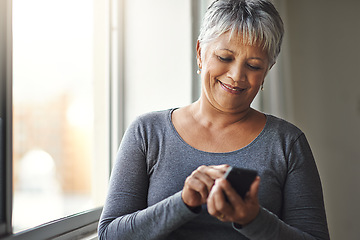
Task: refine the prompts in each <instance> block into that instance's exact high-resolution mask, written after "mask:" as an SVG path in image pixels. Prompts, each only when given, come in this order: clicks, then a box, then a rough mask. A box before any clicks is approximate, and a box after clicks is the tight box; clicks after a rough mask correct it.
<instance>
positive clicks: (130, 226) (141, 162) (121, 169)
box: [98, 124, 197, 239]
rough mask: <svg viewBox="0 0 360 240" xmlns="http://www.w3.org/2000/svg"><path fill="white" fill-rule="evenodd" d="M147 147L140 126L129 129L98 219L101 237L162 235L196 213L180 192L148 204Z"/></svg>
mask: <svg viewBox="0 0 360 240" xmlns="http://www.w3.org/2000/svg"><path fill="white" fill-rule="evenodd" d="M147 168H148V166H147V164H146V147H145V144H144V139H143V137H142V134H141V130H140V127H139V126H138V125H137V124H133V125H132V126H131V127H129V129H128V130H127V132H126V134H125V136H124V138H123V140H122V143H121V146H120V149H119V152H118V155H117V159H116V162H115V164H114V168H113V170H112V174H111V178H110V184H109V190H108V195H107V199H106V202H105V204H104V209H103V212H102V215H101V218H100V222H99V230H98V231H99V239H120V238H121V239H161V238H162V237H164V236H166V235H167V234H168V233H169V232H171V231H173V230H174V229H176V228H178V227H179V226H180V225H182V224H183V223H185V222H186V221H188V220H190V219H192V218H193V217H195V216H197V215H196V214H194V213H193V212H192V211H190V210H189V209H188V208H187V207H186V205H185V204H184V203H183V201H182V199H181V193H180V192H178V193H176V194H174V195H173V196H170V197H168V198H166V199H164V200H163V201H161V202H159V203H157V204H155V205H153V206H150V207H149V206H147V195H148V184H149V179H148V173H147Z"/></svg>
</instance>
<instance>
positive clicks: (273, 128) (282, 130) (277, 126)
mask: <svg viewBox="0 0 360 240" xmlns="http://www.w3.org/2000/svg"><path fill="white" fill-rule="evenodd" d="M266 118H267V122H266V125H267V130H268V131H269V132H271V133H276V134H286V135H292V136H294V137H299V136H300V135H302V134H304V133H303V132H302V131H301V130H300V129H299V128H298V127H297V126H295V125H294V124H292V123H290V122H288V121H286V120H284V119H282V118H279V117H275V116H273V115H270V114H267V115H266Z"/></svg>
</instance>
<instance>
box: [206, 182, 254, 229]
mask: <svg viewBox="0 0 360 240" xmlns="http://www.w3.org/2000/svg"><path fill="white" fill-rule="evenodd" d="M259 185H260V177H257V178H256V179H255V181H254V182H253V183H252V184H251V186H250V190H249V192H248V193H247V194H246V196H245V198H244V199H242V198H241V197H240V196H239V195H238V194H237V192H236V191H235V190H234V189H233V188H232V186H231V185H230V183H229V182H228V181H227V180H226V179H224V178H219V179H217V180H216V181H215V185H214V186H213V188H212V190H211V192H210V195H209V197H208V199H207V208H208V212H209V213H210V214H211V215H212V216H214V217H216V218H218V219H219V220H220V221H223V222H234V223H238V224H240V225H243V226H244V225H246V224H248V223H250V222H251V221H253V220H254V219H255V218H256V216H257V215H258V213H259V210H260V205H259V200H258V190H259ZM225 194H226V196H227V198H228V201H226V200H225Z"/></svg>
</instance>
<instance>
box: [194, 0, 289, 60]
mask: <svg viewBox="0 0 360 240" xmlns="http://www.w3.org/2000/svg"><path fill="white" fill-rule="evenodd" d="M228 31H230V37H231V36H232V35H233V34H234V33H236V32H237V33H238V34H239V35H240V36H241V37H242V38H243V39H244V40H246V41H247V43H248V44H250V45H254V44H260V45H262V46H263V48H264V50H266V51H267V53H268V57H269V61H270V65H272V64H274V63H275V61H276V58H277V56H278V55H279V53H280V47H281V43H282V38H283V35H284V26H283V22H282V20H281V17H280V15H279V13H278V11H277V10H276V8H275V7H274V5H273V4H272V3H271V2H270V1H269V0H216V1H214V2H213V3H212V4H211V5H210V6H209V8H208V10H207V12H206V13H205V16H204V19H203V23H202V26H201V30H200V35H199V37H198V40H199V43H200V46H201V47H202V49H203V50H205V48H206V45H207V44H208V43H210V42H211V41H213V40H215V39H216V38H218V37H219V36H220V35H222V34H223V33H225V32H228Z"/></svg>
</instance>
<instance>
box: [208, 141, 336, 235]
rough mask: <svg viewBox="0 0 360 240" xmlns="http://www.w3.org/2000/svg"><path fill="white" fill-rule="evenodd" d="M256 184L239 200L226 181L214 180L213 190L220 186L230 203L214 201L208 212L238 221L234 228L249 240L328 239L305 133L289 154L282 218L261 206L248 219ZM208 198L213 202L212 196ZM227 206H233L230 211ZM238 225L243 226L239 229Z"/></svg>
mask: <svg viewBox="0 0 360 240" xmlns="http://www.w3.org/2000/svg"><path fill="white" fill-rule="evenodd" d="M256 184H258V183H256V182H254V183H253V185H252V187H251V190H250V192H249V194H248V195H247V197H246V198H245V199H244V200H242V199H241V198H240V196H238V195H237V194H236V193H235V191H234V190H233V189H232V188H231V186H230V185H229V184H228V183H227V182H226V181H223V180H219V181H217V182H216V183H215V186H214V188H213V190H214V191H215V190H216V189H219V193H220V191H221V193H222V192H226V194H227V195H228V197H229V200H230V202H231V205H229V204H228V206H226V205H221V204H215V201H214V204H213V206H216V205H218V206H220V207H218V208H217V210H216V209H215V210H214V209H213V210H209V212H210V211H212V212H213V215H215V216H219V214H220V213H221V212H222V213H224V215H225V220H226V221H232V222H238V223H239V224H236V223H234V228H235V230H237V231H239V232H240V233H242V234H243V235H245V236H246V237H247V238H249V239H252V240H257V239H279V240H287V239H292V240H297V239H302V240H304V239H307V240H315V239H322V240H326V239H329V234H328V229H327V223H326V216H325V210H324V203H323V196H322V188H321V182H320V178H319V174H318V171H317V168H316V165H315V161H314V159H313V156H312V153H311V150H310V147H309V145H308V143H307V140H306V138H305V136H304V135H301V136H300V137H299V138H298V139H297V141H296V142H295V143H294V145H293V147H292V149H291V152H290V155H289V157H288V176H287V179H286V182H285V185H284V188H283V206H282V216H281V219H280V218H279V217H278V216H276V215H275V214H273V213H271V212H270V211H268V210H266V209H264V208H262V207H260V209H259V211H258V214H257V216H256V217H255V218H252V220H251V221H249V218H248V216H249V215H250V214H252V212H253V211H256V208H255V207H254V206H255V205H256V202H257V187H256ZM212 195H214V198H215V197H217V198H222V196H221V195H220V194H219V195H220V196H219V195H218V194H216V193H215V192H212V193H211V194H210V196H212ZM210 201H212V200H211V197H210ZM208 202H209V200H208ZM218 202H219V201H218ZM208 207H209V203H208ZM251 207H253V209H254V210H253V211H252V210H251ZM214 208H216V207H214ZM221 208H222V209H221ZM229 208H232V209H234V211H232V213H231V214H229V213H230V212H231V211H230V210H229ZM235 209H236V210H235ZM249 209H250V210H249ZM245 220H246V221H245ZM240 224H244V225H245V226H244V227H242V228H241V227H240Z"/></svg>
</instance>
